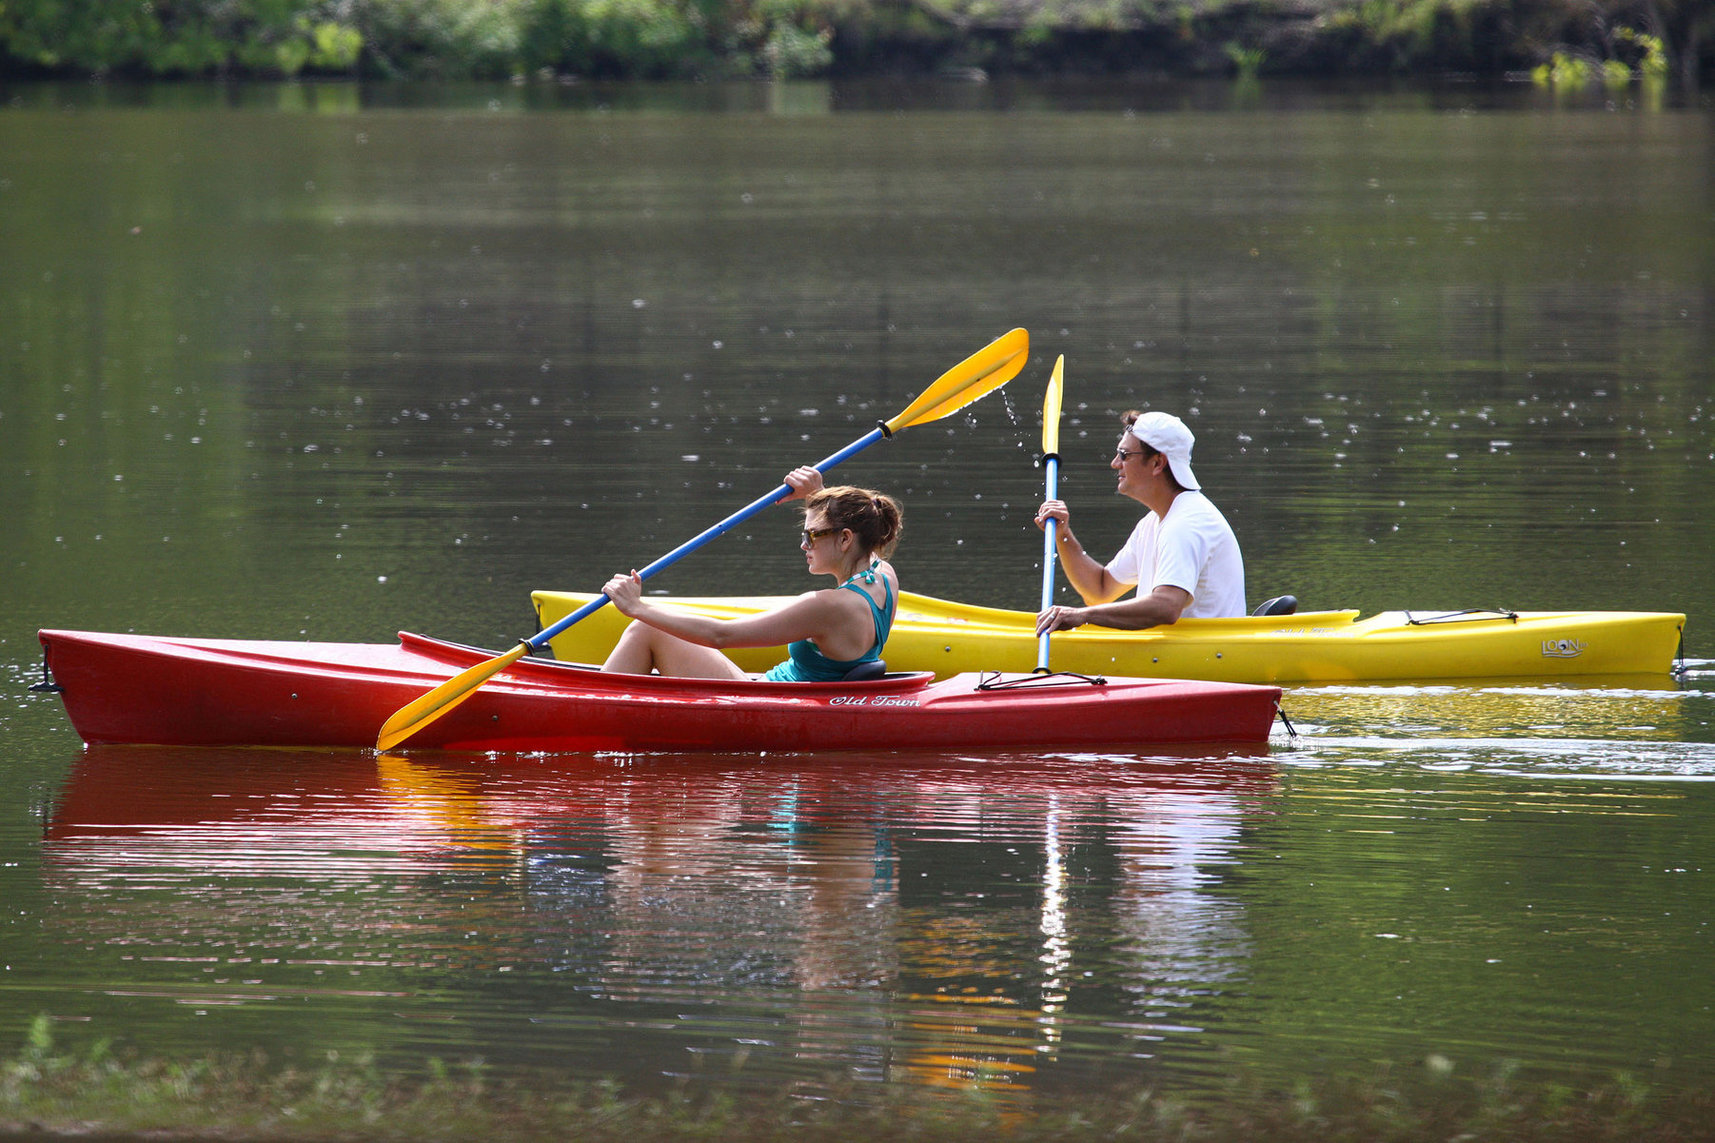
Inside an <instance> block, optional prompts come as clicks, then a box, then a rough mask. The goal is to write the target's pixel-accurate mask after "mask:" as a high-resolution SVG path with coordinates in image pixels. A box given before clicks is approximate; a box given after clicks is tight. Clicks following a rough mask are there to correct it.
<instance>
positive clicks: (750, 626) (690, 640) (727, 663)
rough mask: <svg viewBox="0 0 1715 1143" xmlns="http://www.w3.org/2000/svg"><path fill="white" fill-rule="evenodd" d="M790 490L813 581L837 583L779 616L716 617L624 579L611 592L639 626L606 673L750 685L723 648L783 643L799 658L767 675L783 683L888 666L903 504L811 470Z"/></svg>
mask: <svg viewBox="0 0 1715 1143" xmlns="http://www.w3.org/2000/svg"><path fill="white" fill-rule="evenodd" d="M785 483H786V485H787V486H788V487H789V488H791V489H792V492H791V494H790V495H788V496H786V497H784V498H783V499H782V500H781V503H785V502H787V501H789V500H800V499H801V500H803V501H804V533H803V537H802V539H801V540H800V541H799V547H800V548H802V549H803V551H804V560H805V564H806V566H807V567H808V568H809V570H810V574H811V575H828V576H833V577H834V579H835V580H837V581H838V583H837V585H836V586H834V587H831V588H824V589H823V590H821V591H808V592H805V593H804V594H803V595H800V596H799V597H798V598H797V599H794V600H793V601H792V602H791V603H788V604H786V605H785V606H784V607H777V608H775V609H774V610H772V611H764V612H761V613H760V614H757V615H751V616H745V617H743V618H740V619H714V618H710V617H707V616H702V615H692V614H689V613H686V612H682V611H676V610H674V609H672V608H670V607H661V606H658V605H656V604H654V603H651V602H649V601H648V600H647V599H644V598H643V580H642V578H641V577H639V576H638V574H637V573H636V572H635V571H633V572H632V573H631V574H630V575H625V574H623V573H621V574H620V575H616V576H614V577H613V578H612V579H611V580H609V581H608V583H607V586H606V587H605V588H603V589H602V590H603V592H604V593H605V594H606V595H607V597H608V599H610V600H612V601H613V606H614V608H615V609H616V610H617V611H619V612H620V613H621V614H623V615H626V616H629V617H630V618H631V619H633V620H634V621H635V622H633V623H632V624H630V625H629V626H628V627H626V629H625V631H624V633H623V634H621V635H620V637H619V642H618V643H617V644H615V646H614V648H613V653H612V654H610V655H609V656H608V657H607V661H606V662H605V663H603V664H602V668H601V669H602V670H604V671H623V672H626V673H628V674H634V675H643V674H649V673H650V672H657V673H659V674H663V675H674V676H677V677H680V678H710V679H742V678H747V677H748V676H747V675H746V674H745V673H744V672H743V671H741V670H740V669H739V667H738V665H737V664H736V663H734V662H733V661H732V660H731V659H728V658H727V657H726V656H725V655H723V654H721V653H720V648H722V647H771V646H774V645H775V644H777V643H786V644H788V645H789V646H788V651H789V652H790V656H791V657H790V658H788V659H787V660H786V661H785V662H783V663H781V664H779V665H778V666H776V667H774V668H773V669H771V670H770V671H768V673H767V674H766V675H764V676H763V677H764V678H767V679H772V680H775V681H777V682H799V683H804V682H833V681H836V680H839V679H843V678H845V677H847V676H848V675H851V674H853V672H854V671H855V672H858V673H860V674H861V673H862V671H863V668H864V667H865V666H866V665H867V664H870V663H876V662H879V660H880V658H881V648H882V645H883V644H884V643H886V642H887V633H888V631H889V630H890V629H891V628H892V626H893V615H894V611H895V609H896V608H897V606H898V603H899V576H898V575H897V574H896V573H895V572H894V570H893V565H891V564H889V563H888V562H887V559H886V557H887V556H889V555H891V554H892V552H893V548H894V545H895V544H897V543H898V542H899V530H900V527H901V525H902V523H903V514H902V513H901V511H900V507H899V502H898V501H896V500H894V499H893V497H891V496H886V495H884V494H882V493H880V492H875V491H873V490H871V489H868V488H853V487H850V486H848V485H840V486H836V487H833V488H824V487H823V486H822V474H821V473H820V472H818V471H817V470H816V469H814V468H809V467H805V468H796V469H793V470H792V471H791V472H790V473H789V474H787V476H786V481H785ZM872 669H873V668H872Z"/></svg>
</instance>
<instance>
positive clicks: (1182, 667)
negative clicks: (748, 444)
mask: <svg viewBox="0 0 1715 1143" xmlns="http://www.w3.org/2000/svg"><path fill="white" fill-rule="evenodd" d="M594 598H595V596H594V595H587V594H580V593H576V592H561V591H537V592H534V593H533V594H532V595H531V600H532V602H533V603H534V605H535V608H536V617H537V621H538V623H539V624H540V626H541V627H542V628H545V627H547V626H549V625H551V624H553V623H555V622H556V621H558V620H560V619H562V618H564V617H565V616H567V615H569V614H571V613H572V612H573V611H574V610H576V609H577V608H579V607H581V606H583V605H584V604H585V603H587V602H589V601H590V600H591V599H594ZM789 598H790V597H788V596H720V597H713V596H709V597H696V596H660V597H653V601H654V602H657V603H663V604H670V605H672V606H675V607H682V608H685V609H686V610H689V611H696V612H700V613H702V614H705V615H711V616H716V617H720V618H734V617H737V616H742V615H747V614H751V613H754V612H756V611H759V610H764V609H767V608H771V607H778V606H779V605H781V604H783V603H785V602H786V601H787V600H788V599H789ZM627 622H628V620H627V619H626V618H625V617H624V616H623V615H620V614H619V613H618V612H617V611H615V610H614V609H613V608H611V607H604V608H602V609H601V610H599V611H597V612H595V613H594V614H593V615H590V616H588V617H587V618H585V619H584V620H583V621H582V622H579V623H575V624H573V625H572V626H571V627H569V628H567V629H566V630H565V631H562V632H561V633H560V634H559V635H557V636H555V637H554V638H553V639H552V640H550V641H549V646H550V647H552V649H553V652H554V657H555V658H557V659H561V660H564V661H568V662H577V663H599V662H601V661H602V660H603V659H604V658H606V657H607V654H608V652H609V651H611V650H612V649H613V645H614V642H615V641H616V640H617V639H618V638H619V633H620V632H621V631H622V630H623V629H624V628H625V625H626V623H627ZM1035 622H1036V616H1035V614H1034V613H1032V612H1025V611H1003V610H1000V609H997V608H992V607H977V606H974V605H972V604H966V603H955V602H952V601H949V600H944V599H936V598H934V597H932V596H927V595H918V594H916V593H915V592H909V591H907V592H901V593H900V597H899V614H898V616H897V618H896V619H895V620H894V623H893V633H892V635H891V636H889V638H888V640H887V649H886V651H885V652H884V653H883V658H885V659H886V660H887V666H888V669H889V670H894V671H933V672H935V674H936V675H939V676H946V675H953V674H958V673H960V672H963V671H1029V670H1032V669H1033V668H1034V667H1035V666H1036V658H1037V641H1036V635H1035ZM1684 628H1685V616H1684V615H1681V614H1677V613H1673V612H1653V611H1518V612H1508V611H1471V612H1448V611H1384V612H1379V613H1377V614H1375V615H1372V616H1370V617H1369V618H1367V619H1359V618H1358V612H1357V611H1355V610H1352V611H1311V612H1301V613H1299V614H1296V615H1279V616H1268V617H1245V618H1241V619H1181V620H1180V621H1179V622H1178V623H1175V624H1173V625H1172V626H1171V627H1158V628H1153V629H1151V630H1148V631H1116V630H1113V629H1112V628H1106V627H1080V628H1078V629H1077V630H1075V631H1062V632H1059V633H1057V634H1056V635H1054V637H1053V639H1052V640H1051V642H1050V651H1049V665H1050V666H1051V667H1052V668H1053V669H1055V670H1059V671H1076V672H1079V673H1080V674H1091V675H1116V676H1128V677H1137V678H1177V679H1208V680H1213V681H1219V682H1234V683H1264V684H1273V685H1276V686H1281V685H1294V684H1304V683H1373V682H1388V681H1407V680H1409V681H1414V682H1426V681H1435V680H1443V681H1445V680H1457V679H1467V680H1468V679H1516V678H1531V679H1554V678H1570V677H1588V676H1613V677H1620V676H1644V675H1648V676H1656V677H1666V676H1668V675H1670V674H1671V673H1672V671H1673V668H1674V663H1675V659H1676V657H1677V656H1678V655H1679V653H1680V647H1681V638H1680V636H1681V633H1682V632H1683V630H1684ZM727 654H728V655H729V656H730V657H731V658H732V659H733V660H734V661H735V662H737V663H738V665H739V666H740V667H742V668H743V669H745V670H747V671H762V670H767V669H768V668H769V667H771V666H773V665H774V664H775V663H778V662H780V661H781V660H782V659H784V658H785V657H786V649H785V648H784V647H752V648H738V649H728V651H727Z"/></svg>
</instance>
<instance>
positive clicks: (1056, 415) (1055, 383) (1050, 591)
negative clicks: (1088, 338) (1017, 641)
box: [1036, 354, 1066, 674]
mask: <svg viewBox="0 0 1715 1143" xmlns="http://www.w3.org/2000/svg"><path fill="white" fill-rule="evenodd" d="M1065 370H1066V355H1065V354H1061V355H1060V357H1059V359H1058V360H1056V361H1055V362H1054V373H1053V376H1051V377H1049V378H1048V393H1047V395H1046V396H1045V397H1043V398H1042V467H1043V468H1044V469H1046V470H1047V473H1048V495H1047V496H1045V497H1044V498H1043V499H1045V500H1057V499H1059V496H1060V392H1061V390H1062V388H1064V385H1065V381H1064V377H1063V375H1064V373H1065ZM1057 523H1059V521H1057V520H1055V519H1054V518H1053V517H1052V516H1050V517H1049V518H1048V525H1047V527H1045V528H1043V529H1042V536H1043V539H1042V607H1041V608H1040V610H1042V611H1047V610H1048V609H1049V608H1050V607H1051V606H1053V604H1054V551H1055V548H1054V539H1055V536H1054V528H1055V525H1056V524H1057ZM1036 670H1037V671H1038V672H1040V673H1042V674H1046V673H1047V672H1048V633H1047V632H1046V631H1044V632H1043V633H1042V635H1041V636H1040V637H1039V638H1038V639H1037V640H1036Z"/></svg>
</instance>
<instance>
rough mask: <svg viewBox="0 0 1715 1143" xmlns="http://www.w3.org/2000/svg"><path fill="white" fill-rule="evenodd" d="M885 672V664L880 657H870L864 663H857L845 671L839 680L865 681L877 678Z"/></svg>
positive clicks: (848, 681)
mask: <svg viewBox="0 0 1715 1143" xmlns="http://www.w3.org/2000/svg"><path fill="white" fill-rule="evenodd" d="M886 674H887V664H886V663H884V662H882V661H881V660H880V659H871V660H869V661H868V662H866V663H859V664H858V665H857V666H855V667H853V668H852V669H851V670H849V671H847V672H846V673H845V674H844V675H843V676H842V677H841V679H840V681H841V682H843V683H865V682H869V681H870V680H871V679H879V678H881V677H882V676H884V675H886Z"/></svg>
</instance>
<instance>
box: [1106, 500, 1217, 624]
mask: <svg viewBox="0 0 1715 1143" xmlns="http://www.w3.org/2000/svg"><path fill="white" fill-rule="evenodd" d="M1108 574H1109V575H1111V576H1113V577H1114V579H1116V580H1118V581H1119V582H1120V583H1129V584H1136V585H1138V594H1140V595H1148V594H1149V593H1150V592H1151V591H1154V590H1155V589H1156V588H1158V587H1160V586H1161V585H1162V584H1167V585H1169V586H1171V587H1177V588H1181V589H1183V590H1185V591H1188V592H1190V593H1191V603H1190V605H1189V606H1188V607H1186V608H1185V611H1184V618H1186V619H1218V618H1222V617H1225V616H1234V615H1243V614H1244V613H1245V560H1244V556H1243V555H1241V554H1240V553H1239V541H1238V537H1236V536H1234V535H1233V529H1232V527H1231V526H1230V525H1229V524H1228V523H1227V518H1226V517H1225V516H1223V515H1221V510H1220V509H1219V508H1216V507H1215V505H1214V504H1213V503H1212V502H1211V501H1210V500H1209V498H1208V497H1207V496H1204V495H1203V494H1202V493H1201V492H1181V493H1180V494H1179V495H1178V496H1175V497H1174V498H1173V503H1172V504H1171V505H1170V506H1169V507H1168V509H1167V518H1166V519H1165V520H1163V519H1161V518H1160V517H1158V516H1156V514H1155V513H1154V512H1150V513H1149V514H1148V515H1146V516H1144V518H1143V519H1142V520H1139V521H1138V523H1137V527H1136V528H1134V529H1132V533H1131V538H1130V539H1128V540H1127V541H1126V542H1125V546H1124V547H1123V548H1121V549H1120V550H1119V552H1118V553H1116V554H1115V556H1114V558H1113V559H1112V560H1110V561H1108ZM1145 585H1147V586H1145Z"/></svg>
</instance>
